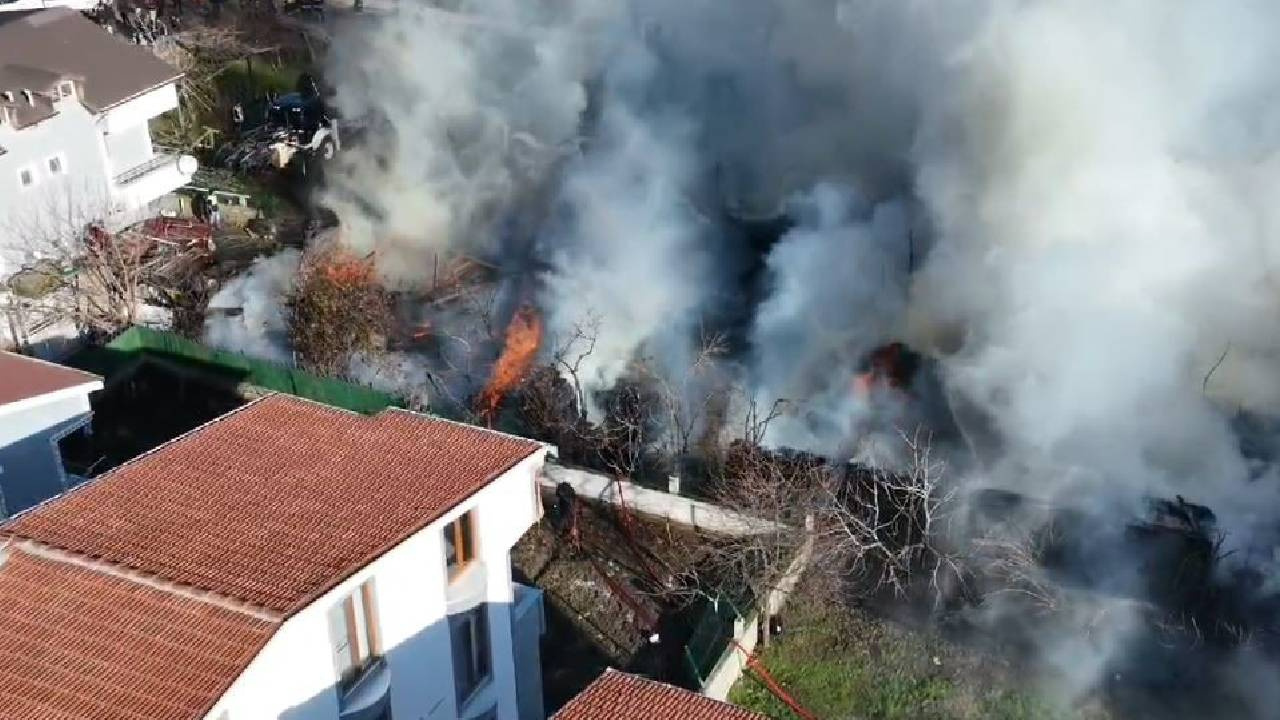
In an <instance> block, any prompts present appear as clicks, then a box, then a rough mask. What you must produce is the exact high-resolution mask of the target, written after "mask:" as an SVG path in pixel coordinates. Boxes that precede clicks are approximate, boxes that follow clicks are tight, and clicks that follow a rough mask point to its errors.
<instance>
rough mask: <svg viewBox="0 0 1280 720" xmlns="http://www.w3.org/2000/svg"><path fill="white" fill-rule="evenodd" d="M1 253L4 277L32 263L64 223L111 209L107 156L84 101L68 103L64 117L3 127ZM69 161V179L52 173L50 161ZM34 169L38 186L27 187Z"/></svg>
mask: <svg viewBox="0 0 1280 720" xmlns="http://www.w3.org/2000/svg"><path fill="white" fill-rule="evenodd" d="M0 147H3V148H4V149H5V150H6V152H5V153H4V154H2V155H0V253H4V255H5V258H4V259H5V260H6V261H7V262H5V263H4V264H5V265H6V266H7V267H6V268H3V270H4V271H5V272H4V275H5V276H7V274H8V273H9V272H12V271H14V270H16V269H17V268H18V267H19V266H21V264H23V263H25V262H27V261H29V260H30V259H31V258H30V257H29V254H28V252H29V250H30V249H31V246H33V245H39V244H40V242H41V241H42V240H43V239H44V237H43V236H46V235H47V234H48V233H49V232H51V231H55V230H59V229H60V227H61V225H63V224H64V222H63V221H62V220H60V218H66V217H68V216H72V217H74V216H83V215H87V216H93V215H95V214H100V213H102V212H103V211H105V210H106V209H107V208H108V207H109V205H110V202H109V194H110V185H109V183H110V178H109V176H108V168H107V156H106V152H105V150H104V148H103V146H102V142H101V140H100V136H99V134H98V131H97V128H96V125H95V122H94V117H93V115H92V114H90V113H89V111H88V110H86V109H85V108H84V106H83V105H81V104H80V103H79V102H75V101H62V102H60V103H59V112H58V114H56V115H54V116H53V117H50V118H48V119H46V120H43V121H41V122H39V123H36V124H35V125H30V126H28V127H25V128H22V129H21V130H15V129H14V128H13V127H10V126H4V125H0ZM55 156H60V157H62V158H64V159H63V161H62V167H63V170H64V173H63V174H60V175H59V174H54V173H52V172H50V170H49V158H51V157H55ZM23 168H30V169H32V171H33V172H34V173H35V178H36V182H35V184H34V185H33V186H31V187H25V188H24V187H22V184H21V182H20V180H19V173H20V172H21V170H22V169H23Z"/></svg>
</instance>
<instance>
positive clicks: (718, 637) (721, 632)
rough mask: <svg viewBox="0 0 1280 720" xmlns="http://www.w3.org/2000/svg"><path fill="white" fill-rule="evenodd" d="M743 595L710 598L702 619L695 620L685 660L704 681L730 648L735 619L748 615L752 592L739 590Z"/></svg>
mask: <svg viewBox="0 0 1280 720" xmlns="http://www.w3.org/2000/svg"><path fill="white" fill-rule="evenodd" d="M739 595H741V597H738V598H736V599H735V598H730V597H729V596H728V595H725V594H720V595H717V596H716V597H715V598H714V599H712V600H708V601H707V603H706V606H705V607H704V608H703V610H702V613H701V615H700V616H699V617H698V620H697V621H695V622H694V624H693V631H692V632H691V633H690V634H689V641H688V642H687V643H685V647H684V656H685V662H686V663H687V664H688V666H689V670H690V673H691V674H692V675H693V677H694V679H695V680H697V682H698V684H699V685H701V684H702V683H703V682H704V681H705V680H706V678H707V676H708V675H710V674H711V671H712V670H713V669H714V668H715V666H716V663H718V662H720V658H721V657H723V656H724V653H725V652H726V651H727V650H728V649H729V641H730V640H731V639H732V638H733V632H734V623H735V622H736V621H737V620H738V619H740V618H746V615H747V612H748V611H749V608H750V607H751V605H750V593H749V592H747V593H739Z"/></svg>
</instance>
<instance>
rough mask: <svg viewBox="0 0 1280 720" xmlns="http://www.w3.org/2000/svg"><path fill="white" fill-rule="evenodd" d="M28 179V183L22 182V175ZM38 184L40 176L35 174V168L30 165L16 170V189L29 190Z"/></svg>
mask: <svg viewBox="0 0 1280 720" xmlns="http://www.w3.org/2000/svg"><path fill="white" fill-rule="evenodd" d="M24 173H25V174H26V177H28V178H30V180H31V181H30V182H23V179H22V178H23V174H24ZM39 184H40V176H39V175H38V174H37V173H36V166H35V165H32V164H30V163H28V164H26V165H23V166H22V167H20V168H18V189H19V190H31V189H34V188H35V187H36V186H37V185H39Z"/></svg>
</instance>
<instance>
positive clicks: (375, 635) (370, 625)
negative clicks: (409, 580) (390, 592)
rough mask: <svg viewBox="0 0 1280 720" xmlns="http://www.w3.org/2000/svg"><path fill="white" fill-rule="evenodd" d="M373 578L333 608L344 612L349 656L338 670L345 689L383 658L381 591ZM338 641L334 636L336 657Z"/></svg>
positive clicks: (333, 646) (333, 650)
mask: <svg viewBox="0 0 1280 720" xmlns="http://www.w3.org/2000/svg"><path fill="white" fill-rule="evenodd" d="M373 580H374V579H373V578H368V579H367V580H365V581H364V582H362V583H360V585H358V586H357V587H356V588H354V589H353V590H352V591H351V592H349V593H347V595H346V596H345V597H343V598H342V600H341V601H339V602H338V604H337V605H335V606H334V607H333V608H331V611H333V610H338V611H340V612H341V614H342V632H343V637H342V639H343V640H345V643H346V648H345V652H346V658H345V661H344V662H343V667H338V668H335V670H337V673H338V686H339V688H340V689H341V690H342V691H343V692H345V691H347V690H350V689H351V688H352V687H353V686H354V685H355V684H356V683H358V682H359V681H360V678H362V677H364V674H365V673H366V672H367V671H368V670H369V668H370V667H372V666H373V665H375V664H376V663H377V662H378V661H379V660H381V659H382V650H383V648H382V633H381V627H380V625H379V618H378V593H377V590H376V588H375V585H374V582H373ZM337 641H338V638H330V643H331V645H332V647H331V650H332V653H333V655H334V658H335V660H336V659H337V657H338V653H339V651H340V650H342V648H341V647H340V646H339V645H338V644H337Z"/></svg>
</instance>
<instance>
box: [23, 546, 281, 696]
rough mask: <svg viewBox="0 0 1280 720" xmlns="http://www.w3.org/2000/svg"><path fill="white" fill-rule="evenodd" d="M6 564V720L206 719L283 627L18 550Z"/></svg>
mask: <svg viewBox="0 0 1280 720" xmlns="http://www.w3.org/2000/svg"><path fill="white" fill-rule="evenodd" d="M5 552H6V553H7V557H6V558H5V559H4V562H3V564H0V718H3V719H4V720H141V719H144V718H145V719H146V720H190V719H192V718H199V717H201V716H202V715H203V714H204V713H205V712H207V711H208V709H209V708H210V707H211V706H212V705H213V703H214V702H216V701H217V699H218V698H219V697H220V696H221V695H222V693H223V692H224V691H225V690H226V688H227V687H228V686H229V685H230V684H231V683H232V682H233V681H234V680H235V678H236V677H238V676H239V674H240V672H241V671H242V670H243V669H244V667H245V666H246V665H247V664H248V663H249V661H250V660H251V659H252V658H253V657H254V655H256V654H257V652H258V650H259V649H260V648H261V647H262V645H263V644H264V643H265V642H266V640H267V639H268V638H269V637H270V636H271V633H272V632H274V630H275V623H273V622H271V621H268V620H263V619H261V618H259V617H254V616H252V615H249V614H245V613H243V612H237V611H235V610H233V609H229V608H224V607H219V606H217V605H214V604H210V603H207V602H202V601H200V600H197V599H193V598H189V597H184V596H182V595H178V594H175V593H171V592H167V591H166V590H163V589H159V588H156V587H151V586H148V585H145V584H142V583H139V582H136V581H134V580H130V579H126V578H123V577H118V576H114V575H110V574H106V573H103V572H99V571H97V570H94V569H91V568H87V567H81V566H79V565H76V564H71V563H68V562H65V561H61V560H57V559H50V558H47V557H43V556H37V555H35V554H30V553H28V552H27V551H25V550H21V549H17V548H14V547H9V548H6V549H5Z"/></svg>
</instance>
